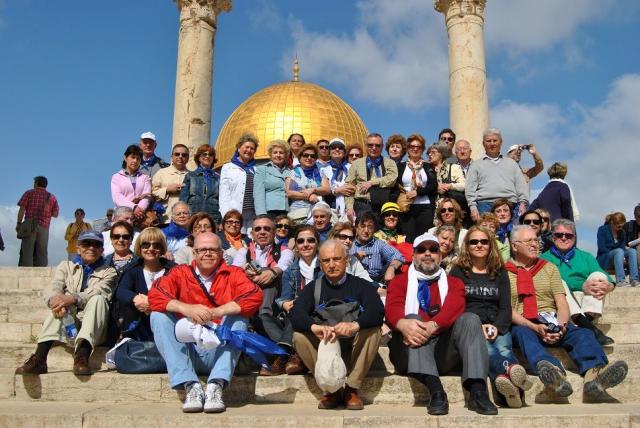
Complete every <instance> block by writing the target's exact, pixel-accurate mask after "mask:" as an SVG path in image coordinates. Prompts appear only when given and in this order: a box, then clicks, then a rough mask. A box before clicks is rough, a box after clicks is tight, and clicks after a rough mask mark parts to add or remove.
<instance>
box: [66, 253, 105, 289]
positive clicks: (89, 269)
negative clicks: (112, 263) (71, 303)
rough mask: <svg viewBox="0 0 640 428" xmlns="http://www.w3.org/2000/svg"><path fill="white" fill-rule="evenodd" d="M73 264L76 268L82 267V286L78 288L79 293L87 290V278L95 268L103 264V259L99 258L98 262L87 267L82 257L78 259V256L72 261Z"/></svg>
mask: <svg viewBox="0 0 640 428" xmlns="http://www.w3.org/2000/svg"><path fill="white" fill-rule="evenodd" d="M73 262H74V263H75V264H77V265H78V266H80V267H82V273H83V275H82V286H81V287H80V291H84V289H85V288H87V281H88V280H89V277H90V276H91V274H92V273H93V271H95V270H96V269H97V268H99V267H100V266H102V265H103V264H104V257H102V256H100V258H99V259H98V260H96V261H95V262H93V263H91V264H90V265H88V264H86V263H85V262H84V260H82V257H80V255H79V254H78V255H77V256H76V257H75V258H74V259H73Z"/></svg>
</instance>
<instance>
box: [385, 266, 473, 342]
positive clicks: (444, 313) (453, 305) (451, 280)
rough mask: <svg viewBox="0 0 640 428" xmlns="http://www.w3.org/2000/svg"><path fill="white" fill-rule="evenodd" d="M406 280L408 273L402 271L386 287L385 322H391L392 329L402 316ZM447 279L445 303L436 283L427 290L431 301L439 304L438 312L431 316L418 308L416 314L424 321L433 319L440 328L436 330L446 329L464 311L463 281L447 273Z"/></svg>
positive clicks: (405, 294) (403, 314)
mask: <svg viewBox="0 0 640 428" xmlns="http://www.w3.org/2000/svg"><path fill="white" fill-rule="evenodd" d="M407 281H408V274H407V273H403V274H401V275H396V277H395V278H393V280H392V281H391V282H390V283H389V287H388V288H387V300H386V304H385V314H386V317H387V322H388V323H389V324H391V327H392V328H393V329H395V328H396V323H397V322H398V321H400V320H401V319H402V318H404V316H405V313H404V302H405V298H406V296H407ZM447 281H448V284H449V292H448V293H447V298H446V299H445V304H444V305H442V302H441V301H440V290H439V289H438V283H437V282H435V283H433V284H431V286H430V287H429V290H430V291H431V296H432V297H431V303H432V304H434V303H436V302H437V303H438V304H440V307H441V309H440V312H438V313H437V314H436V315H434V316H433V318H432V317H430V316H429V314H428V313H426V312H423V311H422V310H420V312H419V313H418V315H419V316H420V318H422V319H423V320H424V321H431V320H433V321H435V322H436V323H438V326H440V328H439V329H438V331H442V330H446V329H448V328H449V327H451V326H452V325H453V323H454V322H455V321H456V320H457V319H458V317H459V316H460V315H462V313H463V312H464V308H465V289H464V283H463V282H462V281H461V280H460V279H459V278H456V277H454V276H450V275H447Z"/></svg>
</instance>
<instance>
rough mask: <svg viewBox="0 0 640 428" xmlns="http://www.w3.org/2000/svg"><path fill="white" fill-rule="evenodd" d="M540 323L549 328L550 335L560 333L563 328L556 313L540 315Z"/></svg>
mask: <svg viewBox="0 0 640 428" xmlns="http://www.w3.org/2000/svg"><path fill="white" fill-rule="evenodd" d="M538 322H539V323H540V324H544V325H545V326H546V327H547V331H548V332H549V333H560V332H562V327H561V326H560V323H559V322H558V318H557V314H556V313H555V312H541V313H539V314H538Z"/></svg>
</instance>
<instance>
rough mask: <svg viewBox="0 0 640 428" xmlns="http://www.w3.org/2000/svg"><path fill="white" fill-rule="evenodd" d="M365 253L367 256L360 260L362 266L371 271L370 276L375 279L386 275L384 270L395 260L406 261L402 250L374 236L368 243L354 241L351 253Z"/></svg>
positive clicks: (377, 279) (378, 279)
mask: <svg viewBox="0 0 640 428" xmlns="http://www.w3.org/2000/svg"><path fill="white" fill-rule="evenodd" d="M359 252H361V253H365V254H366V255H365V257H363V258H362V259H361V260H360V263H362V266H364V268H365V269H366V270H367V272H369V276H371V279H373V280H374V281H380V280H381V279H382V277H383V276H384V271H385V270H386V269H387V267H388V266H389V263H391V262H392V261H393V260H399V261H400V262H402V263H404V262H405V259H404V257H402V254H400V251H398V250H396V249H395V248H393V247H392V246H391V245H389V244H387V243H386V242H384V241H382V240H380V239H378V238H372V239H371V240H369V241H368V242H366V243H361V242H360V241H359V240H357V239H356V241H355V242H354V243H353V246H352V247H351V250H350V251H349V255H350V256H351V255H354V254H356V253H359Z"/></svg>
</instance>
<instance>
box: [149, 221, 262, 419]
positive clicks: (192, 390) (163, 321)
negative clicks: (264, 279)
mask: <svg viewBox="0 0 640 428" xmlns="http://www.w3.org/2000/svg"><path fill="white" fill-rule="evenodd" d="M193 253H194V261H193V262H192V264H191V265H179V266H177V267H174V268H173V269H172V270H171V272H169V273H168V274H167V275H166V276H163V277H162V278H160V280H159V281H158V282H156V283H154V285H153V287H152V288H151V290H149V306H150V308H151V310H152V311H153V312H152V313H151V330H152V331H153V337H154V340H155V342H156V346H157V347H158V350H159V351H160V354H161V355H162V357H163V358H164V361H165V362H166V364H167V371H168V372H169V384H170V385H171V388H173V389H178V390H180V389H183V390H184V391H185V392H186V398H185V401H184V404H183V406H182V411H183V412H185V413H193V412H201V411H203V410H204V411H205V412H207V413H219V412H224V411H225V410H226V406H225V404H224V401H223V400H222V390H223V389H224V388H225V387H227V386H228V385H229V383H230V382H231V377H232V376H233V371H234V369H235V366H236V364H237V362H238V358H239V357H240V350H238V349H237V348H235V347H232V346H231V345H229V344H224V345H219V346H217V347H216V348H214V349H204V348H200V347H198V346H196V345H195V344H193V343H189V344H187V343H181V342H179V341H178V339H176V335H175V324H176V322H177V320H178V318H182V317H187V318H189V319H190V320H191V321H193V322H194V323H197V324H206V323H208V322H209V321H212V322H214V323H221V324H222V325H224V326H227V327H229V328H230V329H231V330H240V331H246V330H247V326H248V325H249V318H250V317H251V316H253V315H254V314H255V313H256V311H257V310H258V307H259V306H260V302H261V301H262V291H261V290H260V288H259V287H258V286H256V285H255V284H254V283H253V282H251V281H250V280H249V279H248V278H247V276H246V275H245V274H244V272H243V271H242V269H239V268H237V267H235V266H227V264H226V263H225V262H224V260H223V257H222V245H221V242H220V238H219V237H218V236H217V235H214V234H213V233H211V232H204V233H201V234H199V235H198V236H196V238H195V241H194V244H193ZM198 374H202V375H207V376H208V378H207V386H206V389H205V390H204V391H203V389H202V385H200V380H199V379H198Z"/></svg>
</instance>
